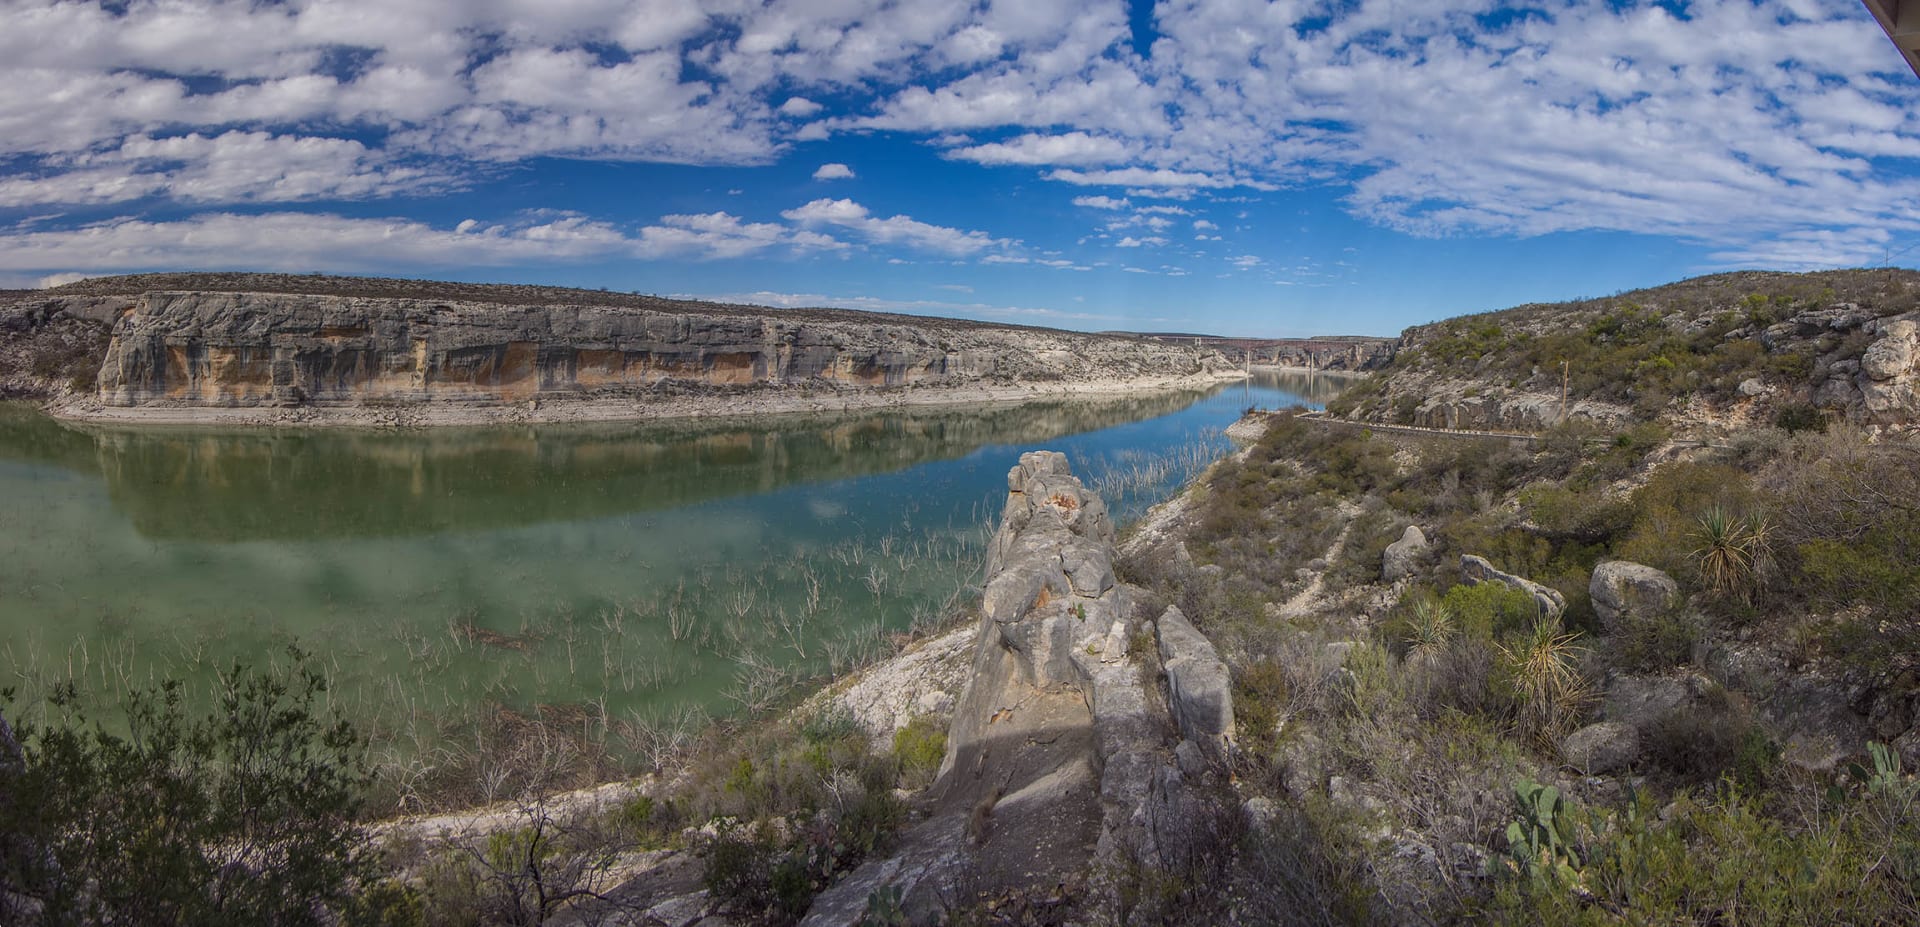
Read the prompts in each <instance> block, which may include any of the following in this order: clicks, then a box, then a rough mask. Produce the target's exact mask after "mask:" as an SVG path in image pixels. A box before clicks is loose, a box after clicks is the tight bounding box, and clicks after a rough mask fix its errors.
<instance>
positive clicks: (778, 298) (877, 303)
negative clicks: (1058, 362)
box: [675, 290, 1167, 324]
mask: <svg viewBox="0 0 1920 927" xmlns="http://www.w3.org/2000/svg"><path fill="white" fill-rule="evenodd" d="M675 295H676V296H677V297H678V298H681V299H705V300H712V301H714V302H721V303H732V304H735V305H751V306H773V307H776V308H783V309H801V308H808V309H811V308H829V309H859V310H862V311H865V312H897V313H904V314H907V315H926V316H941V317H946V318H971V319H986V320H990V321H1014V322H1044V323H1047V324H1073V323H1078V322H1113V321H1122V320H1125V321H1141V320H1139V319H1135V318H1132V317H1127V316H1117V315H1102V314H1098V313H1091V312H1065V311H1061V310H1058V309H1049V308H1044V307H1037V306H996V305H993V304H990V303H977V302H975V303H955V302H943V301H940V300H930V299H887V298H884V297H875V296H829V295H827V294H824V293H783V292H777V291H773V290H755V291H752V292H738V293H680V294H675ZM1144 321H1153V322H1163V321H1167V320H1166V319H1145V320H1144Z"/></svg>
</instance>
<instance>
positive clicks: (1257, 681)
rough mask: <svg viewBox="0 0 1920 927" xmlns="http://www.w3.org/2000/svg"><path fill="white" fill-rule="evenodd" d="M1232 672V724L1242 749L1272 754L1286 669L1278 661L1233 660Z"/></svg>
mask: <svg viewBox="0 0 1920 927" xmlns="http://www.w3.org/2000/svg"><path fill="white" fill-rule="evenodd" d="M1231 669H1232V673H1233V715H1234V717H1233V723H1234V730H1235V732H1236V733H1237V734H1238V736H1239V738H1240V746H1241V748H1242V749H1244V750H1246V751H1247V752H1249V753H1251V754H1253V755H1255V756H1270V755H1271V754H1272V753H1273V747H1274V737H1275V732H1276V731H1277V729H1278V727H1279V724H1280V711H1281V709H1282V708H1284V707H1286V704H1287V671H1286V668H1285V667H1284V666H1282V665H1281V664H1280V662H1279V661H1278V660H1275V659H1272V658H1261V659H1257V660H1253V661H1249V662H1236V663H1235V664H1234V665H1233V666H1232V667H1231Z"/></svg>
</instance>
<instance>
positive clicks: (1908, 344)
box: [1856, 319, 1920, 423]
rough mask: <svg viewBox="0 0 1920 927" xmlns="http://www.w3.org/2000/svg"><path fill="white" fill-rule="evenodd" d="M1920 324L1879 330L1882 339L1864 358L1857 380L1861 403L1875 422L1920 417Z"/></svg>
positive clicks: (1898, 324) (1901, 323)
mask: <svg viewBox="0 0 1920 927" xmlns="http://www.w3.org/2000/svg"><path fill="white" fill-rule="evenodd" d="M1917 359H1920V324H1916V323H1915V322H1914V321H1913V320H1911V319H1896V320H1893V321H1889V322H1884V323H1882V324H1881V325H1880V326H1879V337H1878V339H1876V340H1875V341H1874V342H1873V343H1872V344H1870V345H1868V346H1867V350H1866V352H1865V353H1863V354H1861V355H1860V372H1859V374H1858V375H1857V377H1856V380H1857V383H1858V386H1859V395H1860V403H1861V405H1862V406H1863V407H1865V409H1866V413H1867V417H1868V419H1869V420H1871V421H1874V422H1883V423H1884V422H1905V421H1911V420H1912V419H1914V418H1915V417H1920V363H1917V362H1916V360H1917Z"/></svg>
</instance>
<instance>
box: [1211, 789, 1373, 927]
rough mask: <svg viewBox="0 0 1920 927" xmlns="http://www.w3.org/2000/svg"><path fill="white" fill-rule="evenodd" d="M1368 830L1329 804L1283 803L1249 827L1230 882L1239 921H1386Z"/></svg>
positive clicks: (1326, 924) (1308, 926) (1328, 926)
mask: <svg viewBox="0 0 1920 927" xmlns="http://www.w3.org/2000/svg"><path fill="white" fill-rule="evenodd" d="M1360 830H1361V828H1360V827H1359V826H1358V825H1357V823H1355V822H1351V821H1347V820H1344V819H1343V818H1342V815H1341V814H1340V813H1339V812H1338V811H1336V810H1334V809H1333V808H1332V807H1331V806H1330V805H1329V804H1328V803H1327V802H1326V800H1325V799H1323V798H1315V799H1312V800H1309V801H1307V802H1305V803H1302V804H1299V805H1296V804H1294V803H1292V802H1280V803H1277V804H1276V805H1275V809H1274V814H1273V815H1272V816H1270V817H1265V818H1263V819H1261V820H1260V821H1258V822H1257V823H1255V824H1254V825H1253V826H1251V827H1249V828H1248V829H1247V833H1246V835H1245V837H1244V838H1243V839H1242V840H1241V843H1240V847H1239V853H1238V855H1237V857H1236V859H1235V863H1234V867H1233V871H1232V874H1231V881H1230V882H1229V883H1228V886H1230V891H1231V895H1232V898H1233V899H1234V902H1235V908H1236V909H1237V910H1236V912H1235V913H1236V915H1237V916H1236V917H1235V918H1234V920H1233V923H1238V924H1247V925H1249V927H1334V925H1366V924H1376V923H1383V922H1384V920H1383V918H1382V917H1381V916H1380V915H1378V914H1377V913H1376V911H1375V907H1376V906H1375V904H1374V896H1375V891H1374V889H1373V880H1372V878H1371V873H1370V867H1369V865H1368V862H1367V853H1366V846H1365V842H1364V840H1363V839H1362V838H1361V837H1360V836H1359V832H1360Z"/></svg>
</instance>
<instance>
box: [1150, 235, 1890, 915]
mask: <svg viewBox="0 0 1920 927" xmlns="http://www.w3.org/2000/svg"><path fill="white" fill-rule="evenodd" d="M1916 280H1920V276H1917V275H1915V274H1913V273H1911V272H1905V271H1901V272H1887V271H1855V272H1846V273H1834V274H1808V275H1779V274H1775V275H1763V274H1740V275H1722V276H1719V277H1712V278H1702V279H1700V280H1694V281H1688V282H1686V283H1682V284H1676V285H1674V286H1671V287H1663V288H1658V289H1655V290H1647V291H1641V292H1639V293H1630V294H1623V295H1622V296H1619V297H1614V298H1611V299H1607V300H1594V301H1588V302H1581V303H1573V304H1565V305H1561V306H1528V307H1521V308H1518V309H1512V310H1507V311H1505V312H1499V313H1489V314H1486V315H1480V316H1471V317H1467V318H1464V319H1456V320H1450V321H1447V322H1442V323H1438V324H1436V325H1431V326H1426V327H1423V328H1421V329H1416V330H1412V331H1409V332H1408V333H1407V334H1406V336H1405V337H1404V339H1403V342H1402V351H1401V353H1400V355H1399V357H1398V358H1397V359H1396V360H1395V362H1394V363H1393V364H1392V366H1391V367H1390V368H1388V369H1387V370H1385V371H1384V372H1382V373H1380V374H1377V375H1375V377H1374V378H1372V379H1371V380H1370V381H1368V382H1367V383H1366V384H1365V385H1364V386H1363V387H1362V388H1360V389H1359V390H1356V391H1354V392H1351V393H1349V394H1348V395H1346V396H1344V397H1343V398H1342V399H1341V400H1340V401H1339V402H1336V403H1335V404H1334V408H1335V409H1336V410H1337V411H1338V412H1339V413H1340V414H1341V415H1343V416H1345V417H1347V418H1350V419H1360V420H1371V421H1381V422H1402V423H1408V424H1419V425H1428V426H1432V427H1439V428H1445V427H1447V426H1449V425H1451V424H1455V423H1456V422H1455V421H1449V420H1448V417H1447V416H1448V412H1447V409H1448V407H1449V404H1451V405H1452V407H1453V408H1454V409H1455V410H1459V409H1464V408H1478V409H1486V408H1500V407H1502V405H1501V404H1502V403H1504V407H1505V408H1509V409H1511V408H1529V406H1527V405H1526V404H1525V403H1523V402H1521V401H1520V399H1518V398H1516V397H1520V396H1522V395H1527V396H1550V397H1551V403H1552V404H1553V406H1556V407H1557V405H1558V403H1559V395H1558V392H1559V387H1560V384H1561V382H1562V380H1561V378H1562V369H1563V368H1562V366H1561V364H1562V362H1565V364H1566V367H1567V368H1570V372H1571V374H1570V376H1568V378H1567V379H1568V384H1567V386H1568V392H1569V394H1570V395H1569V398H1568V402H1569V405H1570V406H1572V407H1573V408H1575V409H1576V410H1581V409H1583V407H1584V412H1583V413H1579V414H1575V415H1572V416H1570V417H1569V418H1568V419H1566V420H1557V421H1556V420H1554V417H1553V416H1551V415H1548V416H1547V418H1548V421H1545V422H1543V421H1540V420H1539V419H1531V420H1529V419H1527V418H1525V417H1524V416H1518V415H1516V416H1514V417H1511V418H1501V417H1499V416H1493V417H1491V418H1490V419H1482V420H1479V421H1476V422H1475V424H1481V425H1489V424H1490V425H1495V426H1506V427H1510V428H1514V429H1516V430H1520V429H1524V430H1527V431H1531V432H1534V433H1535V436H1534V437H1530V438H1525V439H1515V440H1503V439H1484V438H1471V437H1465V436H1448V435H1421V434H1411V433H1398V432H1395V433H1389V432H1385V431H1375V430H1371V429H1367V428H1363V427H1354V426H1352V425H1346V424H1341V423H1338V422H1324V421H1315V420H1314V419H1312V418H1300V417H1296V416H1295V415H1294V414H1292V413H1276V414H1272V415H1270V416H1265V417H1264V421H1263V424H1264V425H1265V432H1264V436H1263V437H1262V438H1260V440H1259V441H1258V442H1257V443H1256V444H1254V445H1253V446H1251V447H1249V448H1247V449H1246V450H1245V451H1244V452H1243V453H1242V454H1240V455H1239V456H1237V457H1235V458H1233V459H1230V460H1228V461H1225V462H1223V463H1221V464H1219V465H1218V466H1216V467H1215V469H1214V470H1213V471H1212V472H1211V473H1210V474H1209V475H1208V476H1207V477H1205V478H1204V479H1203V481H1202V483H1201V484H1200V485H1198V486H1196V487H1194V488H1193V489H1192V490H1191V491H1190V492H1189V493H1188V495H1187V496H1186V497H1185V498H1184V499H1183V501H1182V503H1181V506H1180V507H1179V509H1178V510H1177V511H1174V512H1163V513H1162V514H1161V517H1160V518H1159V519H1158V523H1156V524H1149V525H1148V526H1147V527H1146V528H1144V529H1143V530H1142V531H1141V532H1140V533H1139V535H1137V536H1136V537H1135V538H1134V539H1133V540H1132V542H1131V544H1132V546H1131V548H1130V549H1129V556H1128V557H1127V558H1126V559H1125V561H1124V562H1123V563H1122V565H1121V573H1122V575H1123V576H1125V577H1127V578H1128V579H1130V580H1132V581H1134V582H1138V583H1141V584H1142V585H1146V586H1149V587H1151V588H1153V589H1155V590H1157V591H1158V593H1159V594H1160V595H1162V596H1164V597H1166V598H1167V599H1168V600H1170V601H1173V602H1176V603H1178V604H1180V605H1181V607H1182V609H1183V610H1184V611H1185V612H1186V614H1188V615H1189V616H1192V617H1193V619H1194V622H1195V624H1196V625H1198V626H1199V627H1200V628H1201V629H1202V630H1203V631H1205V632H1206V633H1207V634H1209V635H1210V636H1212V637H1213V639H1214V640H1215V641H1216V643H1217V644H1218V645H1219V647H1220V650H1221V653H1222V655H1223V657H1224V658H1225V659H1226V660H1227V662H1228V663H1229V665H1230V667H1231V670H1232V674H1233V677H1234V699H1235V710H1236V714H1237V725H1238V733H1239V744H1240V747H1241V748H1242V750H1243V754H1242V756H1241V758H1240V761H1239V762H1240V764H1241V765H1240V766H1239V768H1238V769H1237V770H1236V771H1237V773H1238V783H1239V796H1240V798H1241V799H1242V800H1243V801H1244V802H1246V807H1247V808H1249V809H1258V810H1259V811H1260V812H1261V814H1260V815H1251V816H1250V819H1251V818H1252V817H1258V818H1260V820H1261V821H1263V822H1264V823H1261V824H1260V825H1258V826H1250V827H1249V828H1248V829H1247V830H1245V831H1243V832H1235V833H1232V834H1223V835H1222V837H1221V844H1220V846H1221V852H1220V853H1219V854H1217V856H1216V857H1214V859H1215V860H1216V862H1215V863H1214V864H1213V865H1212V866H1211V868H1208V867H1202V870H1201V871H1196V872H1194V873H1192V874H1191V875H1192V884H1191V885H1189V886H1188V887H1187V888H1186V890H1187V891H1190V892H1192V894H1193V896H1194V898H1196V899H1199V898H1204V897H1209V895H1208V893H1207V890H1206V889H1205V888H1204V886H1209V885H1214V884H1230V885H1233V886H1236V890H1235V892H1234V893H1230V894H1231V897H1227V898H1223V900H1221V902H1220V904H1221V905H1223V906H1224V908H1221V909H1216V910H1215V911H1214V912H1213V913H1216V914H1218V913H1221V912H1222V911H1224V910H1232V911H1233V912H1235V913H1236V916H1244V915H1245V914H1246V913H1247V912H1249V911H1263V912H1268V913H1266V914H1264V915H1262V916H1259V917H1255V918H1254V919H1253V920H1252V921H1247V922H1260V923H1309V922H1311V923H1501V924H1537V923H1553V924H1562V923H1591V924H1700V925H1705V924H1734V923H1738V924H1828V923H1848V924H1914V923H1920V784H1916V780H1915V777H1914V775H1913V774H1912V770H1914V769H1915V768H1920V443H1916V442H1915V440H1914V439H1913V437H1912V436H1911V434H1910V427H1911V424H1912V421H1913V420H1912V419H1911V418H1901V417H1900V416H1901V415H1904V414H1905V413H1898V414H1893V415H1887V414H1878V413H1875V412H1874V411H1873V410H1871V409H1869V408H1867V407H1866V405H1865V397H1864V396H1863V394H1862V393H1860V392H1859V391H1856V393H1855V394H1854V395H1853V396H1852V397H1851V398H1849V399H1846V400H1845V401H1844V402H1843V401H1841V400H1840V399H1838V398H1836V395H1837V394H1839V393H1840V388H1839V387H1838V386H1828V385H1827V384H1829V383H1837V382H1841V381H1845V382H1847V383H1853V384H1856V385H1857V383H1858V378H1860V377H1862V376H1863V375H1866V376H1868V378H1869V379H1870V381H1871V383H1873V384H1885V383H1887V382H1889V381H1891V380H1893V379H1894V378H1893V377H1883V378H1882V377H1872V376H1871V375H1870V372H1881V373H1885V372H1888V370H1889V368H1890V367H1891V365H1890V364H1888V363H1885V361H1886V358H1885V357H1883V356H1880V355H1882V354H1884V353H1886V350H1885V349H1877V348H1876V347H1875V346H1876V345H1878V344H1881V343H1883V342H1886V341H1888V340H1889V338H1890V337H1894V338H1897V337H1899V332H1900V331H1901V329H1900V328H1899V327H1897V324H1896V323H1898V322H1900V321H1903V320H1904V319H1907V318H1911V317H1912V314H1913V310H1914V307H1915V294H1916V292H1920V291H1916V290H1915V286H1916ZM1750 381H1758V382H1757V384H1755V383H1752V382H1750ZM1549 390H1550V392H1549ZM1482 399H1490V400H1494V401H1492V402H1486V403H1483V404H1480V405H1475V400H1482ZM1531 408H1534V409H1535V410H1536V411H1538V410H1539V409H1540V406H1539V405H1537V404H1536V405H1534V406H1531ZM1547 411H1549V412H1551V411H1552V410H1551V409H1548V410H1547ZM1883 411H1884V410H1883ZM1603 413H1604V414H1603ZM1456 420H1457V416H1456ZM1281 901H1284V902H1285V903H1286V904H1289V905H1294V906H1305V907H1306V908H1308V909H1311V910H1315V911H1322V912H1327V913H1326V915H1325V916H1317V915H1316V916H1314V917H1297V916H1293V915H1288V914H1275V913H1272V912H1275V911H1278V910H1280V909H1279V908H1278V907H1277V906H1276V905H1277V904H1278V903H1279V902H1281ZM1202 920H1204V918H1202ZM1195 922H1196V923H1198V922H1201V921H1195Z"/></svg>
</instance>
